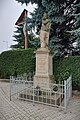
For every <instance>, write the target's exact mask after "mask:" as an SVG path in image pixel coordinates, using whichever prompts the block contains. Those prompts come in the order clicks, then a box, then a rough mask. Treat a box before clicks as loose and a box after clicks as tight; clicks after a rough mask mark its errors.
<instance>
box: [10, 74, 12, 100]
mask: <svg viewBox="0 0 80 120" xmlns="http://www.w3.org/2000/svg"><path fill="white" fill-rule="evenodd" d="M11 77H12V76H10V101H11V80H12V78H11Z"/></svg>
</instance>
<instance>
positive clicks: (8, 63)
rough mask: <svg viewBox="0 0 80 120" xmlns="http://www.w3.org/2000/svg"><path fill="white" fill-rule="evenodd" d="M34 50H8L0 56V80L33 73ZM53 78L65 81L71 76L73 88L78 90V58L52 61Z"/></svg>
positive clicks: (72, 57) (79, 71)
mask: <svg viewBox="0 0 80 120" xmlns="http://www.w3.org/2000/svg"><path fill="white" fill-rule="evenodd" d="M34 51H35V50H34V49H27V50H13V51H12V50H10V51H5V52H3V53H1V54H0V78H9V76H10V75H15V74H23V73H29V72H33V71H35V55H34ZM53 63H54V64H53V66H54V70H53V71H54V77H55V79H56V80H63V79H66V77H67V76H69V75H70V74H71V75H72V80H73V87H74V88H75V87H77V88H78V87H79V88H80V56H70V57H67V58H63V59H59V60H54V62H53Z"/></svg>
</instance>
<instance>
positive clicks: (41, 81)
mask: <svg viewBox="0 0 80 120" xmlns="http://www.w3.org/2000/svg"><path fill="white" fill-rule="evenodd" d="M49 83H50V77H49V76H43V75H42V76H39V75H38V76H36V75H35V76H34V87H35V88H36V87H37V86H40V89H46V88H47V89H49Z"/></svg>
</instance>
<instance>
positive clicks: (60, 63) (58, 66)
mask: <svg viewBox="0 0 80 120" xmlns="http://www.w3.org/2000/svg"><path fill="white" fill-rule="evenodd" d="M70 74H71V75H72V84H73V89H80V56H69V57H67V58H63V59H60V60H57V61H56V60H54V76H55V79H56V80H59V79H60V80H63V79H66V78H67V77H68V76H69V75H70Z"/></svg>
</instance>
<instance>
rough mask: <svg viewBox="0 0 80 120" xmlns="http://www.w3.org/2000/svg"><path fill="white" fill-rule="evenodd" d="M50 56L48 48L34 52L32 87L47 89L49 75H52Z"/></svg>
mask: <svg viewBox="0 0 80 120" xmlns="http://www.w3.org/2000/svg"><path fill="white" fill-rule="evenodd" d="M52 66H53V65H52V56H51V55H50V51H49V49H48V48H39V49H38V50H37V51H36V73H35V76H34V86H35V87H36V86H37V85H39V86H40V88H44V89H46V88H49V83H50V75H52V74H53V70H52V69H53V68H52Z"/></svg>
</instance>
